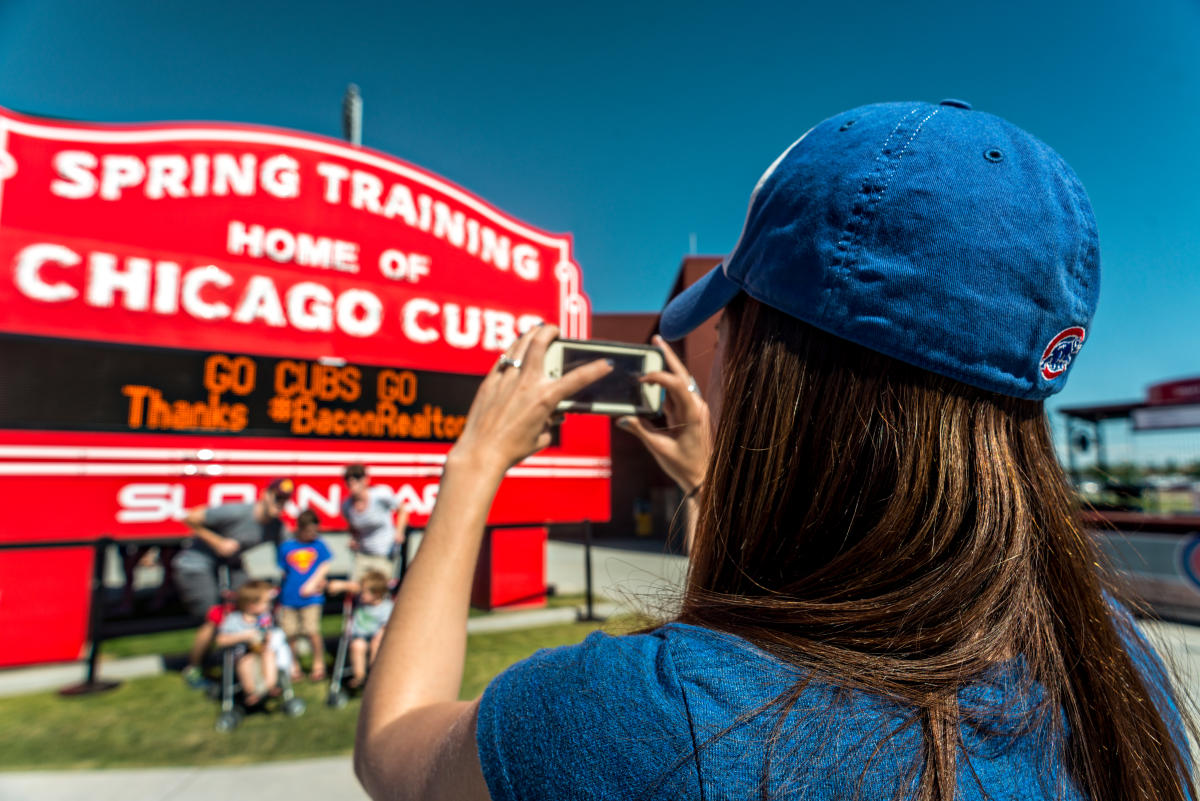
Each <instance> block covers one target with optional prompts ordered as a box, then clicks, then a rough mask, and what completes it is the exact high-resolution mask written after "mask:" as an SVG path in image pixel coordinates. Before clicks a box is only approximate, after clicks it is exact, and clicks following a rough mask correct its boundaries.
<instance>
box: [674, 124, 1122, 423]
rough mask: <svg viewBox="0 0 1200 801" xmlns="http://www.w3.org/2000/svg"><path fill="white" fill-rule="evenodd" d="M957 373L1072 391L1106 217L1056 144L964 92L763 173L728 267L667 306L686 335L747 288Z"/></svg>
mask: <svg viewBox="0 0 1200 801" xmlns="http://www.w3.org/2000/svg"><path fill="white" fill-rule="evenodd" d="M739 292H745V293H746V294H748V295H749V296H750V297H752V298H754V299H755V300H758V301H760V302H762V303H765V304H766V305H768V306H771V307H773V308H775V309H778V310H779V311H782V312H784V313H786V314H788V315H790V316H792V317H795V318H797V319H799V320H803V321H804V322H806V323H809V324H811V325H814V326H816V327H817V328H820V329H822V330H823V331H826V332H828V333H830V334H833V335H834V336H837V337H841V338H843V339H847V340H850V341H851V342H855V343H857V344H859V345H862V346H864V347H867V348H870V349H871V350H874V351H877V352H879V353H883V354H885V355H887V356H891V357H893V358H896V359H899V360H901V361H904V362H907V363H909V364H912V365H915V366H917V367H920V368H923V369H926V370H930V371H933V372H935V373H940V374H942V375H945V376H948V377H950V378H953V379H955V380H958V381H962V382H963V383H966V384H970V385H972V386H976V387H979V388H981V389H985V390H989V391H991V392H998V393H1001V394H1004V395H1012V396H1015V397H1019V398H1028V399H1032V400H1040V399H1043V398H1046V397H1048V396H1049V395H1052V394H1054V393H1055V392H1058V391H1059V390H1060V389H1062V387H1063V384H1064V383H1065V381H1066V375H1067V373H1068V372H1069V370H1070V367H1071V363H1072V360H1073V359H1074V357H1075V354H1076V353H1078V352H1079V348H1080V346H1082V345H1083V342H1084V339H1085V338H1086V337H1087V332H1088V326H1089V325H1090V324H1091V321H1092V315H1093V314H1094V313H1095V310H1096V301H1097V299H1098V297H1099V292H1100V253H1099V246H1098V243H1097V237H1096V221H1095V218H1094V217H1093V215H1092V207H1091V204H1090V203H1089V202H1088V198H1087V194H1086V193H1085V192H1084V189H1083V186H1082V184H1080V182H1079V179H1078V178H1077V177H1076V175H1075V173H1074V172H1073V171H1072V170H1071V168H1070V167H1069V166H1067V163H1066V162H1065V161H1063V159H1062V158H1061V157H1060V156H1059V155H1058V154H1057V153H1055V152H1054V151H1053V150H1051V149H1050V147H1049V146H1047V145H1046V144H1044V143H1043V142H1041V141H1040V140H1038V139H1036V138H1034V137H1033V136H1031V135H1030V134H1028V133H1026V132H1025V131H1023V130H1021V129H1020V128H1018V127H1016V126H1015V125H1013V124H1011V123H1009V122H1006V121H1005V120H1002V119H1000V118H999V117H996V116H993V115H991V114H985V113H983V112H979V111H972V110H971V107H970V105H968V104H967V103H964V102H962V101H959V100H943V101H942V102H941V103H940V104H938V105H932V104H929V103H879V104H875V105H870V106H862V107H861V108H856V109H853V110H851V111H847V112H844V113H842V114H839V115H837V116H835V117H831V118H829V119H827V120H825V121H824V122H822V123H820V124H819V125H817V126H816V127H814V128H812V129H811V130H809V131H808V133H806V134H804V136H802V137H800V139H799V140H798V141H797V142H796V143H795V144H793V145H792V146H791V147H789V148H788V149H787V150H786V151H784V153H783V155H781V156H780V157H779V158H778V159H776V161H775V163H774V164H772V165H771V166H770V167H769V168H768V169H767V171H766V173H764V174H763V176H762V178H760V179H759V182H758V185H757V186H756V187H755V188H754V192H753V193H752V194H751V196H750V209H749V211H748V213H747V215H746V222H745V225H744V226H743V228H742V233H741V236H740V237H739V239H738V242H737V244H736V245H735V246H734V248H733V252H732V253H730V254H729V256H728V257H727V258H725V260H724V261H723V262H722V263H721V264H719V265H718V266H717V267H715V268H714V269H713V270H712V271H711V272H709V273H708V274H707V275H705V276H704V277H703V278H701V279H700V280H699V281H697V282H696V283H695V284H693V285H692V286H690V287H688V288H687V289H686V290H685V291H684V292H682V293H680V294H679V295H678V296H676V297H675V298H673V299H672V300H671V302H670V303H668V304H667V307H666V308H665V309H664V310H663V313H662V318H661V320H660V323H659V328H660V332H661V334H662V335H663V337H664V338H666V339H668V340H674V339H679V338H681V337H683V336H684V335H685V334H687V333H688V332H689V331H691V330H693V329H694V328H696V327H697V326H699V325H700V324H701V323H703V322H704V321H705V320H707V319H709V318H710V317H712V315H714V314H716V313H717V312H718V311H720V309H722V308H723V307H724V306H725V305H726V304H727V303H729V302H730V301H731V300H733V298H734V297H735V296H736V295H737V294H738V293H739Z"/></svg>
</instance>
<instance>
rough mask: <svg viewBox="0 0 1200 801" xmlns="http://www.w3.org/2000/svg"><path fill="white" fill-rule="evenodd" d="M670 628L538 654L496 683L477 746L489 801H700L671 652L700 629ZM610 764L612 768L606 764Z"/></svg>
mask: <svg viewBox="0 0 1200 801" xmlns="http://www.w3.org/2000/svg"><path fill="white" fill-rule="evenodd" d="M691 628H693V627H687V629H688V630H685V629H681V628H680V627H679V626H678V625H677V624H669V625H666V626H663V627H661V628H658V629H655V630H653V631H649V632H645V633H640V634H628V635H621V636H616V635H612V634H607V633H604V632H593V633H592V634H589V635H588V636H587V638H586V639H584V641H583V642H581V643H579V644H577V645H568V646H562V647H559V648H551V649H546V650H542V651H538V652H537V653H535V654H534V655H533V656H531V657H529V658H528V659H525V660H523V661H521V662H518V663H517V664H515V665H513V666H512V667H510V668H509V669H508V670H506V671H504V672H503V673H501V674H500V675H499V676H497V677H496V678H495V679H494V680H493V681H492V683H491V684H490V685H488V688H487V689H486V690H485V691H484V694H483V698H482V699H481V701H480V705H479V715H478V719H477V730H476V742H477V745H478V748H479V759H480V764H481V765H482V766H483V772H484V776H485V778H486V779H487V782H488V787H489V789H490V791H491V794H492V798H493V799H496V800H497V801H501V799H509V798H518V797H520V798H528V799H537V798H559V797H563V795H562V793H561V791H562V789H563V788H564V787H570V788H571V793H572V794H573V797H579V798H591V797H595V798H602V797H603V798H616V799H620V798H626V797H630V798H631V797H641V796H642V795H643V794H644V793H645V792H646V790H647V787H648V786H655V787H657V788H658V792H656V794H657V795H664V794H665V795H664V797H675V796H694V795H695V793H696V789H697V787H696V773H695V770H694V768H693V767H691V765H692V763H691V758H690V755H691V754H692V751H693V747H694V743H693V740H692V733H691V726H690V721H689V713H688V709H687V704H686V700H685V693H684V691H683V688H682V686H681V680H680V676H679V672H678V670H677V668H676V665H675V663H674V654H675V652H676V651H677V650H678V648H679V647H680V646H681V645H682V644H683V643H685V642H691V641H692V640H694V639H703V638H704V634H703V630H698V631H690V629H691ZM610 762H611V763H612V764H609V763H610Z"/></svg>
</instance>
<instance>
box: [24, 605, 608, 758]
mask: <svg viewBox="0 0 1200 801" xmlns="http://www.w3.org/2000/svg"><path fill="white" fill-rule="evenodd" d="M338 624H339V619H338V618H336V617H332V616H331V617H327V618H326V620H325V621H324V625H325V627H326V629H327V631H328V632H329V634H330V635H331V636H333V635H335V634H336V632H337V629H338ZM629 627H630V623H629V622H628V621H616V622H615V623H610V624H606V625H605V628H606V630H610V631H623V630H628V628H629ZM596 628H599V626H598V625H597V624H595V623H571V624H566V625H559V626H546V627H541V628H535V629H523V630H517V631H503V632H495V633H488V634H477V635H471V636H470V637H469V638H468V642H467V661H466V668H465V671H464V673H463V684H462V692H461V696H460V697H462V698H464V699H469V698H474V697H475V696H477V695H479V693H480V692H482V691H483V688H484V687H485V686H486V685H487V683H488V682H489V681H490V680H491V679H492V677H493V676H495V675H496V674H497V673H500V672H501V671H502V670H504V668H506V667H508V666H509V665H511V664H513V663H514V662H517V661H519V660H521V659H523V658H525V657H526V656H529V655H530V654H532V653H533V652H534V651H536V650H537V649H539V648H550V647H554V646H558V645H568V644H571V643H576V642H579V641H581V640H582V639H583V638H584V637H586V636H587V634H588V633H589V632H591V631H593V630H595V629H596ZM190 638H191V632H167V633H163V634H154V635H146V636H145V637H125V638H121V639H120V640H114V641H112V642H110V643H106V644H105V649H104V650H105V653H107V654H108V655H109V656H130V655H135V654H145V653H182V652H184V651H186V650H187V646H188V643H189V642H190ZM296 689H297V693H298V694H299V696H300V697H301V698H303V699H304V700H305V701H306V702H307V704H308V711H307V712H306V713H305V715H304V716H303V717H301V718H296V719H291V718H287V717H286V716H284V715H283V713H282V712H275V713H271V714H253V715H249V716H247V717H246V719H245V720H244V721H243V722H242V724H241V726H239V727H238V728H237V729H236V730H235V731H233V732H232V733H229V734H218V733H217V732H216V731H215V730H214V729H213V723H214V721H215V720H216V717H217V711H218V707H217V704H216V703H215V702H214V701H211V700H209V699H208V697H207V696H206V695H205V694H204V693H202V692H199V691H196V690H190V689H188V688H187V687H186V686H185V685H184V683H183V681H182V680H181V679H180V677H179V674H178V673H173V672H172V673H167V674H165V675H162V676H155V677H152V678H146V679H135V680H131V681H127V682H125V683H123V684H122V685H121V686H120V687H118V688H117V689H115V690H112V691H110V692H107V693H101V694H99V695H93V696H77V697H70V698H64V697H61V696H59V695H58V694H57V693H53V692H47V693H36V694H31V695H23V696H16V697H12V698H0V769H9V770H13V769H33V768H39V769H49V768H55V769H63V768H111V767H144V766H161V765H212V764H243V763H251V762H262V761H267V760H275V759H303V758H305V757H314V756H325V755H330V754H339V753H349V751H350V749H351V747H352V745H353V742H354V726H355V721H356V720H357V718H358V705H359V701H358V699H353V700H351V702H350V704H349V706H347V707H346V708H345V709H341V710H335V709H330V708H329V707H327V706H325V695H326V692H327V689H328V684H327V683H325V682H322V683H320V684H313V683H310V682H301V683H299V685H298V686H297V688H296Z"/></svg>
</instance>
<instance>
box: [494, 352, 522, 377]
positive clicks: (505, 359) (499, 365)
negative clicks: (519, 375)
mask: <svg viewBox="0 0 1200 801" xmlns="http://www.w3.org/2000/svg"><path fill="white" fill-rule="evenodd" d="M509 367H511V368H513V369H514V370H520V369H521V360H520V359H514V358H513V357H512V356H509V355H508V354H507V353H505V354H504V355H502V356H501V357H500V360H499V361H498V362H496V369H497V370H498V371H499V372H501V373H503V372H504V371H505V370H507V369H508V368H509Z"/></svg>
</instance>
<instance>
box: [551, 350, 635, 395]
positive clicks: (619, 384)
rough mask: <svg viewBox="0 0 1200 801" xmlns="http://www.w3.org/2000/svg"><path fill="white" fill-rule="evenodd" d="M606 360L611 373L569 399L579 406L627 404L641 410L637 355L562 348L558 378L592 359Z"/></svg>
mask: <svg viewBox="0 0 1200 801" xmlns="http://www.w3.org/2000/svg"><path fill="white" fill-rule="evenodd" d="M601 358H607V359H611V360H612V363H613V371H612V372H611V373H609V374H608V375H606V376H605V377H604V378H601V379H600V380H599V381H597V382H596V383H594V384H591V385H590V386H587V387H584V388H583V389H582V390H580V391H579V392H577V393H575V394H574V395H572V396H571V400H573V401H577V402H579V403H627V404H629V405H630V406H645V404H646V398H645V395H644V394H643V391H642V385H641V384H639V383H638V379H639V378H641V377H642V367H643V365H644V363H645V358H644V357H643V356H642V355H641V354H638V353H630V354H622V353H612V352H611V351H609V352H604V353H601V352H598V351H594V350H584V349H583V348H572V347H566V346H564V347H563V364H562V374H563V375H566V374H567V373H569V372H570V371H572V370H574V369H575V368H576V367H581V366H583V365H585V364H587V363H588V362H592V361H595V360H596V359H601Z"/></svg>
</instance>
